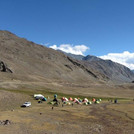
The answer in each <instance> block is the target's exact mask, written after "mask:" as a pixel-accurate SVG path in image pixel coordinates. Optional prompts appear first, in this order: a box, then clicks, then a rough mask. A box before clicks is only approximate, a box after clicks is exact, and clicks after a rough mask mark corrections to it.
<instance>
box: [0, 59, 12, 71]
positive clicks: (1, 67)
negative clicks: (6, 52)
mask: <svg viewBox="0 0 134 134" xmlns="http://www.w3.org/2000/svg"><path fill="white" fill-rule="evenodd" d="M0 72H9V73H13V72H12V71H11V70H10V69H9V68H8V67H7V65H6V64H5V63H4V62H3V61H0Z"/></svg>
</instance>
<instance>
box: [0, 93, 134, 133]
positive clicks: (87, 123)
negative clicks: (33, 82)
mask: <svg viewBox="0 0 134 134" xmlns="http://www.w3.org/2000/svg"><path fill="white" fill-rule="evenodd" d="M35 92H36V91H35ZM29 93H30V94H29ZM32 93H33V92H32V91H31V92H28V91H27V93H26V92H23V93H16V91H3V90H0V94H1V97H0V98H1V100H0V102H1V103H2V102H4V105H3V104H1V106H0V120H1V121H2V120H9V121H10V122H11V124H8V125H0V133H2V134H9V133H10V134H130V133H131V134H134V116H133V112H134V102H133V101H132V99H131V100H121V99H119V100H118V104H113V103H111V102H110V101H107V100H106V99H105V100H102V102H101V103H100V104H92V105H88V106H85V105H78V104H74V105H73V106H71V105H64V107H62V103H60V105H59V106H58V107H56V106H54V109H53V110H52V105H50V104H47V102H49V101H51V100H52V98H53V96H52V95H50V94H45V96H46V97H47V96H48V95H49V97H50V99H48V101H47V102H43V103H37V100H34V99H33V97H32V95H31V94H32ZM27 94H29V95H27ZM3 96H5V98H3ZM14 97H15V98H14ZM59 97H60V96H59ZM8 98H9V99H8ZM13 98H14V99H13ZM3 99H4V100H3ZM25 101H31V102H32V106H31V107H29V108H21V107H20V105H21V104H22V103H23V102H25ZM5 104H6V105H5ZM14 104H15V105H14ZM3 108H4V109H3Z"/></svg>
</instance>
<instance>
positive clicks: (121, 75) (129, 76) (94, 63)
mask: <svg viewBox="0 0 134 134" xmlns="http://www.w3.org/2000/svg"><path fill="white" fill-rule="evenodd" d="M65 54H66V55H68V56H69V57H72V58H74V59H76V60H78V61H81V62H82V63H83V64H84V65H85V66H86V67H87V68H88V67H90V68H92V69H95V70H96V71H98V72H100V73H101V74H104V75H105V76H106V77H108V78H109V79H110V80H112V81H113V82H119V81H120V82H131V81H132V80H133V79H134V73H133V71H131V70H130V69H129V68H127V67H125V66H123V65H121V64H119V63H115V62H113V61H111V60H103V59H101V58H98V57H96V56H92V55H87V56H81V55H74V54H67V53H65Z"/></svg>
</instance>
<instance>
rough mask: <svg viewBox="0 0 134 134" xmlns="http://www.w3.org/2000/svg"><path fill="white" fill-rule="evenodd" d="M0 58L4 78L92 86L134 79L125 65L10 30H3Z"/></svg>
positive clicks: (0, 74) (133, 74)
mask: <svg viewBox="0 0 134 134" xmlns="http://www.w3.org/2000/svg"><path fill="white" fill-rule="evenodd" d="M0 61H1V62H0V79H1V80H20V81H47V80H51V81H60V82H62V81H64V82H70V83H87V84H89V85H90V83H92V84H97V83H103V84H107V83H108V82H113V83H115V82H116V83H118V82H131V81H133V80H134V73H133V72H132V71H131V70H130V69H128V68H127V67H125V66H123V65H121V64H118V63H115V62H112V61H110V60H102V59H100V58H97V57H95V56H90V55H88V56H85V57H84V56H81V55H73V54H65V53H63V52H59V51H56V50H53V49H51V48H47V47H45V46H41V45H38V44H35V43H34V42H32V41H28V40H26V39H24V38H20V37H17V36H16V35H14V34H13V33H11V32H8V31H0Z"/></svg>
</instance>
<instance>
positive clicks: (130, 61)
mask: <svg viewBox="0 0 134 134" xmlns="http://www.w3.org/2000/svg"><path fill="white" fill-rule="evenodd" d="M99 57H100V58H102V59H105V60H106V59H110V60H112V61H114V62H117V63H120V64H122V65H125V66H126V67H128V68H130V69H134V53H130V52H128V51H124V52H123V53H109V54H107V55H104V56H99Z"/></svg>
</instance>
